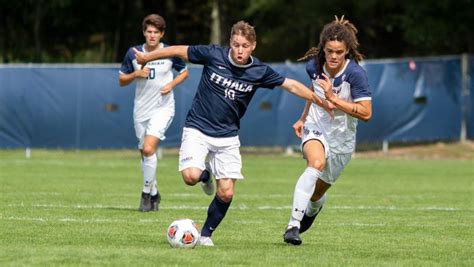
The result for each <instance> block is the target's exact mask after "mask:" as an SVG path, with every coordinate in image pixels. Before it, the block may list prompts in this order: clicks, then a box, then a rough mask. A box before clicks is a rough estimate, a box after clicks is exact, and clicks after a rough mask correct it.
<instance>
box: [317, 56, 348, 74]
mask: <svg viewBox="0 0 474 267" xmlns="http://www.w3.org/2000/svg"><path fill="white" fill-rule="evenodd" d="M350 61H351V60H350V59H347V60H346V64H345V65H344V68H342V70H340V71H339V72H338V73H336V75H335V76H334V78H337V77H339V76H341V74H342V73H343V72H344V71H345V70H346V68H347V66H348V65H349V62H350ZM323 71H324V73H325V74H326V75H327V76H328V77H330V76H329V72H328V71H327V69H326V64H325V65H324V66H323Z"/></svg>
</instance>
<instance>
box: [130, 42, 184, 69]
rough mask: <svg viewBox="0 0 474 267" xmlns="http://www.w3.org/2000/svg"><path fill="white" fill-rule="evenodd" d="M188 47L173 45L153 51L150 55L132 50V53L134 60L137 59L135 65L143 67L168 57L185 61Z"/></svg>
mask: <svg viewBox="0 0 474 267" xmlns="http://www.w3.org/2000/svg"><path fill="white" fill-rule="evenodd" d="M188 47H189V46H187V45H173V46H168V47H165V48H160V49H157V50H154V51H152V52H150V53H143V52H140V51H138V50H137V49H135V48H133V52H135V58H136V59H137V63H138V64H140V65H142V66H144V65H145V64H146V63H147V62H149V61H152V60H156V59H163V58H170V57H179V58H181V59H183V60H186V61H187V60H188Z"/></svg>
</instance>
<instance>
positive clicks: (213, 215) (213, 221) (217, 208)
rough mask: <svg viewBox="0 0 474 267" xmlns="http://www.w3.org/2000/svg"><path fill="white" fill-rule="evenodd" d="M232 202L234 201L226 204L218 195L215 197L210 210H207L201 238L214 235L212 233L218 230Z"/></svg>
mask: <svg viewBox="0 0 474 267" xmlns="http://www.w3.org/2000/svg"><path fill="white" fill-rule="evenodd" d="M231 202H232V200H231V201H229V203H226V202H224V201H222V199H220V198H219V197H218V196H217V195H216V196H215V197H214V199H213V200H212V202H211V204H209V208H208V209H207V218H206V222H205V223H204V225H203V227H202V230H201V236H211V235H212V232H214V230H216V228H217V226H218V225H219V224H220V223H221V221H222V219H224V216H225V214H226V213H227V210H228V209H229V206H230V203H231Z"/></svg>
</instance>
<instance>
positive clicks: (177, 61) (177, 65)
mask: <svg viewBox="0 0 474 267" xmlns="http://www.w3.org/2000/svg"><path fill="white" fill-rule="evenodd" d="M171 62H173V69H174V70H176V71H177V72H179V73H181V72H183V71H185V70H186V69H187V67H186V63H184V61H183V60H182V59H181V58H179V57H174V58H172V59H171Z"/></svg>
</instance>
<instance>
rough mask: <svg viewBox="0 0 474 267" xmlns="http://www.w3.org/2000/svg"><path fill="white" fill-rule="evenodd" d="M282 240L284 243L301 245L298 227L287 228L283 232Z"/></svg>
mask: <svg viewBox="0 0 474 267" xmlns="http://www.w3.org/2000/svg"><path fill="white" fill-rule="evenodd" d="M283 241H285V243H288V244H293V245H295V246H299V245H301V243H302V242H303V241H301V238H300V233H299V230H298V227H296V226H293V227H291V228H289V229H287V230H286V232H285V234H284V235H283Z"/></svg>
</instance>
